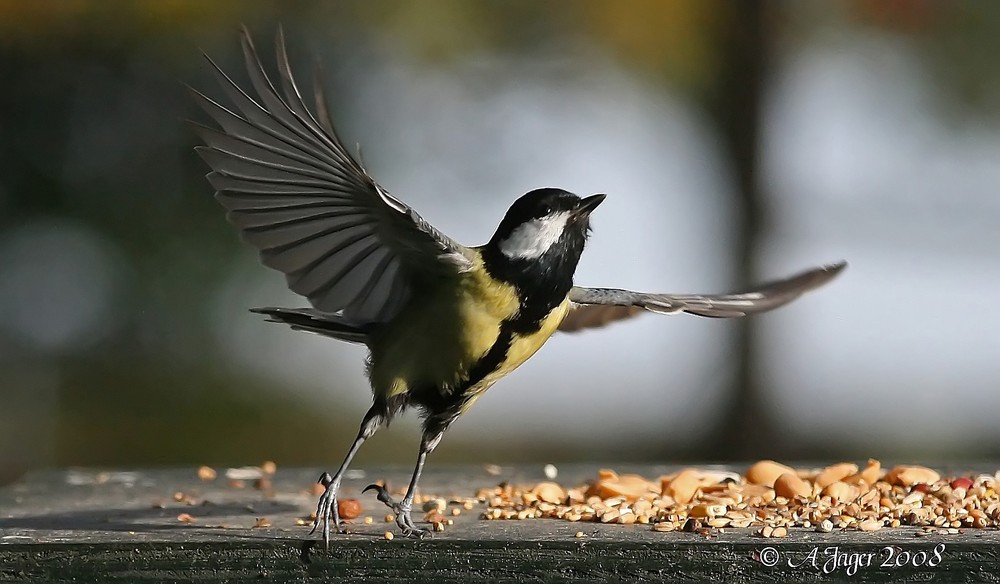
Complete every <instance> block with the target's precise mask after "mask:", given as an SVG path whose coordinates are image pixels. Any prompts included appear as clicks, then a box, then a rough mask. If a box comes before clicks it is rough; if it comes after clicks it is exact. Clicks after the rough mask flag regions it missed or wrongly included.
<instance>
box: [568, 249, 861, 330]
mask: <svg viewBox="0 0 1000 584" xmlns="http://www.w3.org/2000/svg"><path fill="white" fill-rule="evenodd" d="M846 266H847V263H846V262H839V263H836V264H832V265H829V266H823V267H819V268H813V269H811V270H807V271H805V272H802V273H799V274H796V275H794V276H792V277H790V278H785V279H783V280H777V281H774V282H770V283H768V284H764V285H762V286H759V287H758V288H756V289H754V290H750V291H747V292H739V293H736V294H649V293H644V292H632V291H631V290H620V289H615V288H581V287H578V286H576V287H574V288H573V289H572V290H570V293H569V299H570V301H571V302H572V303H573V305H574V309H573V310H572V311H570V313H569V314H568V315H567V316H566V318H565V319H563V321H562V323H561V324H560V325H559V330H561V331H564V332H575V331H579V330H583V329H587V328H595V327H602V326H605V325H607V324H610V323H612V322H614V321H617V320H621V319H625V318H631V317H633V316H635V315H637V314H641V313H642V312H644V311H649V312H655V313H659V314H676V313H678V312H687V313H690V314H696V315H698V316H708V317H714V318H730V317H736V316H746V315H748V314H754V313H757V312H765V311H767V310H771V309H773V308H777V307H779V306H781V305H783V304H787V303H789V302H791V301H792V300H795V299H796V298H798V297H799V296H801V295H802V294H803V293H804V292H807V291H809V290H812V289H814V288H818V287H820V286H822V285H823V284H826V283H827V282H829V281H830V280H832V279H833V278H834V277H835V276H836V275H837V274H839V273H840V272H841V270H843V269H844V268H845V267H846Z"/></svg>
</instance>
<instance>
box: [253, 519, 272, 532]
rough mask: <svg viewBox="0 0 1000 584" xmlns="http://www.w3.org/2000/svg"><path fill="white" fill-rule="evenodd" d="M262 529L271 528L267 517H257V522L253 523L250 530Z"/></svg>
mask: <svg viewBox="0 0 1000 584" xmlns="http://www.w3.org/2000/svg"><path fill="white" fill-rule="evenodd" d="M262 527H271V520H270V519H268V518H267V517H258V518H257V521H256V522H254V524H253V527H252V528H251V529H256V528H262Z"/></svg>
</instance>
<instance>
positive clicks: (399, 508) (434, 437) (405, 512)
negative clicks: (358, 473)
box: [365, 429, 444, 537]
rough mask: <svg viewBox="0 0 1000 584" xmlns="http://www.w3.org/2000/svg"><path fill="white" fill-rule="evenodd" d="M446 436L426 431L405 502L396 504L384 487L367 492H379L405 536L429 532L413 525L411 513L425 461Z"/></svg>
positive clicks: (423, 534) (440, 431)
mask: <svg viewBox="0 0 1000 584" xmlns="http://www.w3.org/2000/svg"><path fill="white" fill-rule="evenodd" d="M442 436H444V429H434V430H424V434H423V437H422V438H421V440H420V454H418V455H417V465H416V467H414V469H413V476H412V477H411V478H410V486H409V487H408V488H407V489H406V495H404V496H403V500H402V501H400V502H398V503H396V502H395V501H393V500H392V497H391V496H390V495H389V491H388V490H387V489H386V488H385V487H384V486H382V485H368V486H367V487H365V491H367V490H369V489H373V490H376V491H378V500H379V501H382V502H383V503H385V504H386V505H387V506H388V507H389V508H391V509H392V511H393V513H395V514H396V525H398V526H399V528H400V530H401V531H402V533H403V535H405V536H412V537H423V536H425V535H427V533H428V530H426V529H420V528H417V527H416V526H415V525H413V519H412V518H411V517H410V511H411V509H412V508H413V497H414V496H415V495H416V492H417V483H418V482H419V481H420V473H421V472H423V470H424V461H426V460H427V455H428V454H430V453H431V452H433V451H434V448H436V447H437V445H438V443H439V442H441V437H442Z"/></svg>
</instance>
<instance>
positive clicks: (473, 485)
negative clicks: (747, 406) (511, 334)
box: [0, 465, 1000, 582]
mask: <svg viewBox="0 0 1000 584" xmlns="http://www.w3.org/2000/svg"><path fill="white" fill-rule="evenodd" d="M616 466H617V468H618V469H619V470H621V471H623V472H639V473H641V474H644V475H647V476H657V475H659V474H662V473H665V472H667V471H670V470H672V469H671V468H669V467H648V466H647V467H634V468H625V467H622V465H616ZM597 468H599V467H598V466H597V465H585V466H575V467H572V468H568V467H563V468H560V474H559V481H560V482H562V483H564V484H574V483H576V482H582V481H583V480H585V479H587V478H591V477H593V476H594V475H595V472H596V470H597ZM739 470H742V469H739ZM319 474H320V471H319V470H317V469H309V470H303V469H279V470H278V472H277V474H276V475H275V477H274V478H273V483H272V492H271V493H270V494H266V493H264V492H262V491H260V490H255V489H254V488H252V486H251V485H250V484H247V486H246V488H244V489H237V488H232V487H231V486H229V485H228V484H227V482H228V481H227V480H226V479H224V478H222V477H221V476H220V478H219V479H217V480H215V481H211V482H205V481H201V480H199V479H198V478H197V477H196V474H195V469H193V468H189V469H173V470H148V471H147V470H140V471H129V472H122V471H99V470H90V469H85V470H61V471H45V472H36V473H33V474H31V475H29V476H27V477H25V478H24V479H23V480H21V481H20V482H18V483H16V484H13V485H10V486H7V487H5V488H3V489H0V581H30V582H58V581H70V580H73V581H76V582H87V581H101V582H113V581H122V582H155V581H181V580H198V581H203V582H224V581H235V580H241V579H248V578H261V579H263V581H272V582H306V581H330V580H333V581H337V580H338V579H350V580H352V581H360V580H363V579H370V580H372V581H379V582H412V581H418V580H424V581H433V582H459V581H463V582H465V581H490V582H559V581H568V580H574V581H593V582H614V581H640V580H641V581H666V582H680V581H718V582H787V581H815V582H820V581H832V580H847V579H849V580H851V581H856V582H897V581H942V582H944V581H947V582H958V581H966V582H972V581H986V582H1000V532H998V531H997V530H995V529H990V530H975V529H968V530H963V533H960V534H958V535H943V534H942V535H938V534H935V535H932V536H928V537H915V535H914V534H915V532H916V531H917V530H916V529H913V528H901V529H885V530H882V531H879V532H876V533H861V532H858V531H834V532H833V533H829V534H822V533H816V532H814V531H811V530H807V529H792V530H791V533H790V535H789V537H787V538H783V539H780V540H777V539H766V540H765V539H761V538H759V537H755V536H754V535H753V533H754V531H753V530H751V529H745V530H734V529H727V530H726V531H725V533H723V534H719V535H717V536H716V537H713V538H712V539H706V538H705V537H703V536H701V535H698V534H693V533H681V532H673V533H657V532H654V531H652V530H651V529H650V527H649V526H645V525H602V524H594V523H568V522H562V521H557V520H525V521H484V520H481V519H479V513H480V512H481V508H477V509H474V510H472V511H466V512H464V513H463V514H462V515H460V516H458V517H454V518H453V519H454V520H455V524H454V525H453V526H451V527H449V528H448V529H447V530H446V531H445V532H444V533H434V534H432V535H430V536H428V537H427V538H425V539H423V540H413V539H404V538H401V537H396V538H395V539H393V540H391V541H387V540H385V539H384V538H383V533H384V532H385V531H387V530H392V531H394V530H395V529H394V527H395V526H394V524H386V523H384V522H383V517H384V515H385V513H386V511H387V509H386V508H385V507H382V506H381V505H380V504H378V503H377V502H376V501H375V498H374V496H373V495H372V494H371V493H368V494H366V495H365V496H363V497H360V498H361V501H362V504H363V506H364V514H365V515H371V516H373V517H374V518H375V522H374V523H373V524H372V525H364V524H356V525H352V526H351V527H350V530H351V533H350V534H347V535H336V536H335V537H334V539H333V541H332V542H331V545H330V548H329V550H325V549H323V546H322V544H321V543H320V544H318V545H315V542H316V537H315V536H309V535H308V532H309V528H308V527H305V526H299V525H296V518H300V517H303V516H306V515H308V514H309V513H310V512H311V511H312V510H313V509H314V505H315V496H314V495H312V494H310V493H309V488H310V486H311V485H312V483H313V482H314V481H315V479H316V477H318V476H319ZM408 474H409V473H408V469H403V468H392V469H368V470H367V472H366V473H365V476H364V477H353V478H350V479H349V480H347V481H345V483H344V487H343V493H344V496H345V497H358V496H359V493H360V490H361V489H362V488H363V487H364V486H365V485H367V484H368V483H370V482H372V481H374V480H376V479H383V478H384V479H388V480H389V481H390V484H393V485H401V484H405V480H406V478H407V476H408ZM542 479H543V477H542V469H541V467H538V468H530V469H527V468H524V469H512V468H504V469H502V472H501V474H500V475H499V476H492V475H489V474H487V473H486V472H485V471H484V470H483V469H482V468H478V467H461V468H447V467H441V466H440V465H439V466H436V467H434V468H433V469H432V470H431V471H430V472H428V473H427V474H426V475H425V479H424V482H423V487H424V492H427V493H433V494H436V495H442V496H446V497H447V496H450V495H455V496H462V497H469V496H472V495H473V494H474V493H475V491H476V489H477V488H480V487H486V486H492V485H496V484H497V483H498V482H499V481H501V480H509V481H512V482H524V483H530V482H535V481H539V480H542ZM177 492H182V493H184V494H185V495H187V496H188V498H189V499H190V502H192V503H194V504H193V505H192V504H189V503H188V502H184V501H176V500H174V494H175V493H177ZM181 513H188V514H190V515H191V516H192V517H193V518H194V522H193V523H189V524H186V523H183V522H181V521H178V515H179V514H181ZM420 516H422V513H419V512H415V514H414V518H415V519H419V518H420ZM261 517H266V518H267V519H268V520H269V521H270V523H271V526H270V527H265V528H259V527H258V528H254V527H253V526H254V524H255V523H257V520H258V518H261ZM578 531H582V532H583V533H584V534H585V536H584V537H582V538H577V537H575V534H576V533H577V532H578ZM852 554H854V555H852ZM837 560H840V563H841V564H846V565H840V564H838V563H837ZM771 564H773V565H771ZM853 564H859V565H858V566H857V571H856V572H855V571H853V570H851V571H848V570H849V567H850V566H851V565H853Z"/></svg>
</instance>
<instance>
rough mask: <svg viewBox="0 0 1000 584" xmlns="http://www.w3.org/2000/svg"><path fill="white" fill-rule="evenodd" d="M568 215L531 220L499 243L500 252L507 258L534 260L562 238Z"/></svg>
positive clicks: (557, 214) (562, 214) (559, 214)
mask: <svg viewBox="0 0 1000 584" xmlns="http://www.w3.org/2000/svg"><path fill="white" fill-rule="evenodd" d="M567 221H569V213H565V212H564V213H556V214H554V215H549V216H548V217H543V218H542V219H532V220H531V221H528V222H527V223H525V224H524V225H521V226H519V227H518V228H517V229H515V230H514V231H511V232H510V235H508V236H507V238H506V239H504V240H502V241H501V242H500V252H501V253H503V255H505V256H507V257H509V258H521V259H534V258H539V257H541V256H542V255H544V254H545V252H547V251H548V250H549V248H550V247H552V245H553V244H555V243H556V242H557V241H559V238H560V237H562V234H563V230H564V229H565V228H566V222H567Z"/></svg>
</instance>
